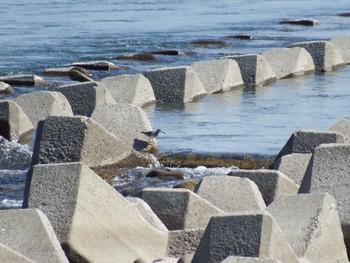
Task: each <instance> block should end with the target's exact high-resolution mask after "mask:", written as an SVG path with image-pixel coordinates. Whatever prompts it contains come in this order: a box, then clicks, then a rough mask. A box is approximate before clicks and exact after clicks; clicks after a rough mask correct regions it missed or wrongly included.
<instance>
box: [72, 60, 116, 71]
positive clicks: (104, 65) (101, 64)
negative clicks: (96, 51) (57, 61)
mask: <svg viewBox="0 0 350 263" xmlns="http://www.w3.org/2000/svg"><path fill="white" fill-rule="evenodd" d="M71 66H73V67H81V68H85V69H92V70H117V69H120V68H119V67H118V66H116V65H115V64H113V63H112V62H109V61H89V62H75V63H73V64H71Z"/></svg>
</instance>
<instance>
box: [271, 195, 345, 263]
mask: <svg viewBox="0 0 350 263" xmlns="http://www.w3.org/2000/svg"><path fill="white" fill-rule="evenodd" d="M267 211H268V212H269V213H270V214H271V215H272V216H273V217H274V218H275V220H276V222H277V224H278V226H279V227H280V228H281V230H282V232H283V234H284V236H285V237H286V239H287V240H288V242H289V244H290V246H291V247H292V249H293V250H294V252H295V254H296V255H297V256H298V257H299V258H300V259H303V260H308V262H310V263H311V262H315V263H316V262H325V263H326V262H329V263H330V262H348V257H347V254H346V247H345V244H344V237H343V233H342V230H341V225H340V220H339V215H338V207H337V202H336V200H335V199H334V198H333V197H332V196H331V195H329V194H327V193H316V194H299V195H294V196H282V197H280V198H277V199H276V200H275V201H274V202H273V203H272V204H270V205H269V206H268V208H267Z"/></svg>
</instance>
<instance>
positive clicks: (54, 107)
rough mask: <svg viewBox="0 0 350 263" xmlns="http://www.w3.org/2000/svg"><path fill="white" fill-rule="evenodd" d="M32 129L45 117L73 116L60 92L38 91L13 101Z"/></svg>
mask: <svg viewBox="0 0 350 263" xmlns="http://www.w3.org/2000/svg"><path fill="white" fill-rule="evenodd" d="M15 102H16V103H17V104H18V105H19V106H20V107H21V109H22V110H23V111H24V113H25V114H26V115H27V116H28V118H29V119H30V121H31V122H32V123H33V125H34V127H37V126H38V122H39V121H40V120H42V119H44V118H46V117H47V116H73V111H72V108H71V106H70V104H69V102H68V100H67V98H66V97H65V96H64V95H63V94H62V93H60V92H53V91H38V92H31V93H28V94H23V95H20V96H18V97H17V98H16V99H15Z"/></svg>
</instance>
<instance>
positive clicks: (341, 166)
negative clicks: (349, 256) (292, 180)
mask: <svg viewBox="0 0 350 263" xmlns="http://www.w3.org/2000/svg"><path fill="white" fill-rule="evenodd" d="M349 156H350V145H349V144H341V143H334V144H333V143H332V144H322V145H320V146H319V147H317V148H315V151H314V154H313V157H312V159H311V162H310V167H309V169H308V171H307V173H306V175H305V177H304V180H303V182H302V184H301V186H300V190H299V192H300V193H319V192H327V193H329V194H331V195H332V196H333V197H334V198H335V199H336V200H337V203H338V208H339V216H340V222H341V225H342V229H343V234H344V238H345V242H346V246H347V248H348V251H350V198H349V196H350V159H349Z"/></svg>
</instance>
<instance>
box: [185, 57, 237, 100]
mask: <svg viewBox="0 0 350 263" xmlns="http://www.w3.org/2000/svg"><path fill="white" fill-rule="evenodd" d="M191 68H193V69H194V71H195V72H196V73H197V75H198V77H199V79H200V81H201V82H202V84H203V86H204V88H205V89H206V91H207V92H208V93H209V94H211V93H219V92H223V91H228V90H232V89H234V88H239V87H243V79H242V75H241V71H240V69H239V66H238V64H237V62H236V61H234V60H230V59H219V60H207V61H199V62H195V63H193V64H191Z"/></svg>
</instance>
